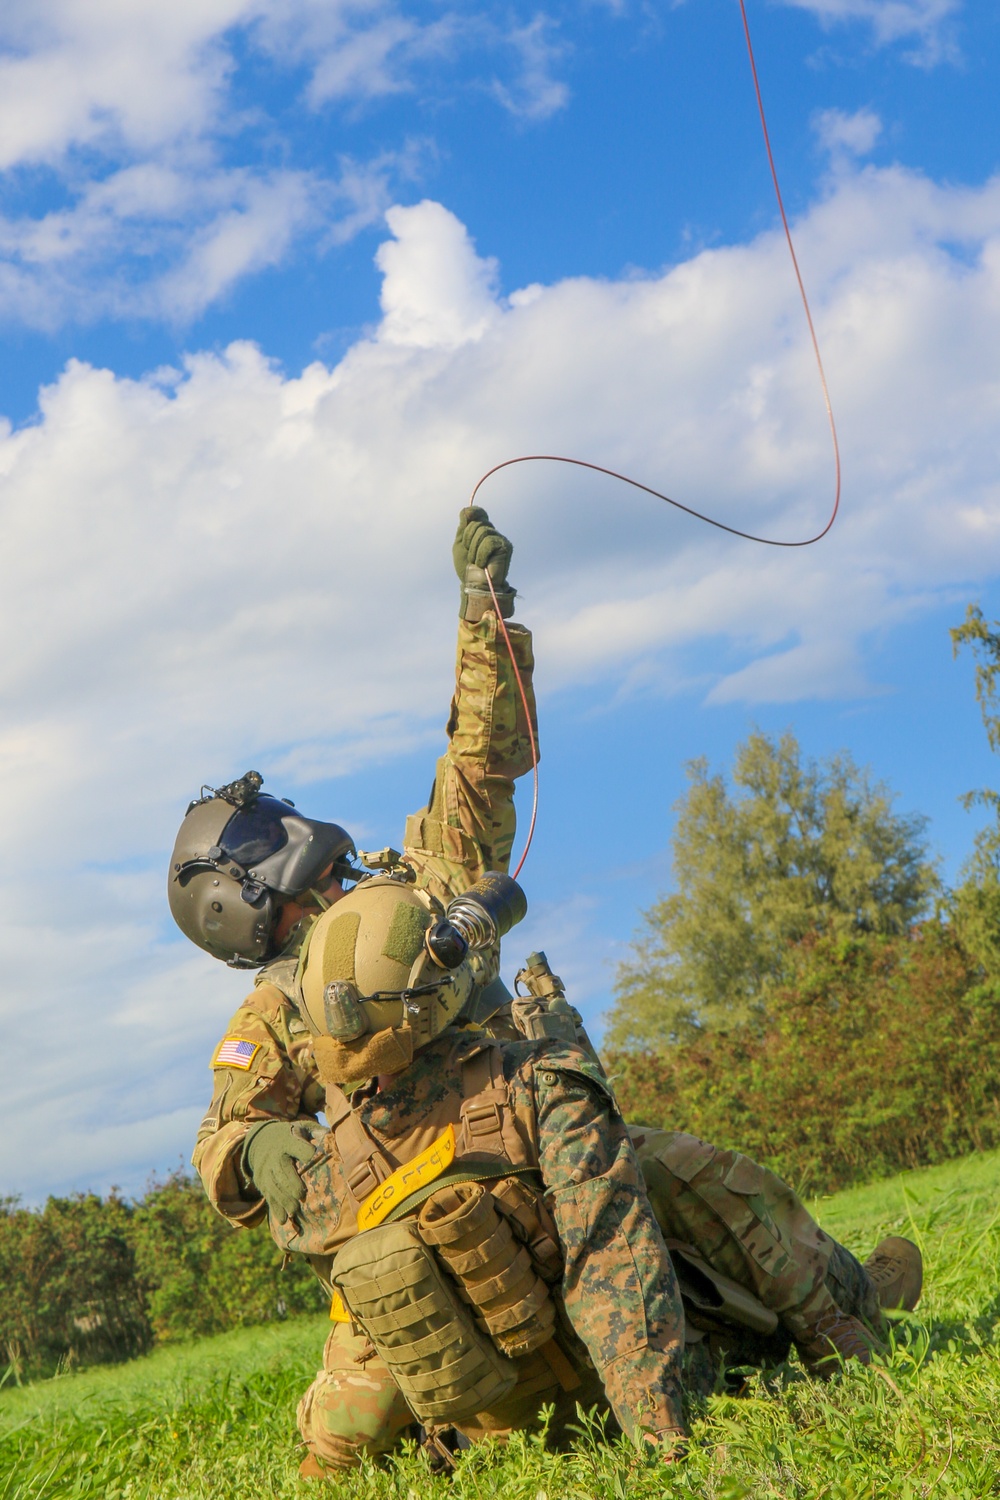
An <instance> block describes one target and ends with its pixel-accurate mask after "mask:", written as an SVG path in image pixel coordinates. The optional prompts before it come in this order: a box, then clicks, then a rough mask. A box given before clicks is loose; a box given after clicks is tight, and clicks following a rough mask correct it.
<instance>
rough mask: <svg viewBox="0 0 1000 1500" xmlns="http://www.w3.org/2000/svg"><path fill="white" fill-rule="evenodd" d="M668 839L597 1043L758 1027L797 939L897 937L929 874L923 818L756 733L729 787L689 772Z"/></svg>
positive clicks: (931, 885)
mask: <svg viewBox="0 0 1000 1500" xmlns="http://www.w3.org/2000/svg"><path fill="white" fill-rule="evenodd" d="M687 774H688V781H689V786H688V790H687V793H686V795H685V796H684V797H683V798H681V800H680V801H679V802H678V803H677V806H676V813H677V822H676V826H675V829H674V836H673V871H674V880H675V885H676V889H675V890H674V892H673V893H672V894H671V895H668V896H665V897H663V898H661V899H660V900H659V901H657V902H656V904H655V905H654V906H652V907H651V908H650V910H649V911H647V912H646V913H645V914H644V924H645V925H644V929H643V930H642V931H641V932H640V934H639V935H638V937H637V939H636V941H635V942H634V944H633V948H632V954H631V956H630V957H629V958H628V959H626V960H625V962H624V963H623V964H622V965H621V966H620V967H619V971H618V976H617V982H616V985H615V996H616V1003H615V1005H614V1008H613V1009H612V1010H611V1012H610V1016H609V1026H608V1029H607V1032H606V1040H607V1043H608V1045H609V1046H611V1047H629V1046H632V1047H636V1046H639V1047H643V1046H645V1047H649V1046H653V1047H657V1046H662V1045H664V1044H665V1043H667V1042H669V1041H671V1040H676V1039H679V1038H683V1037H686V1036H690V1035H692V1034H693V1033H696V1032H698V1031H699V1030H703V1029H704V1028H706V1027H718V1026H722V1025H733V1024H743V1023H747V1022H752V1021H755V1020H756V1021H759V1020H760V1019H761V1018H762V1017H763V1015H764V1014H765V1011H766V1002H767V996H768V994H769V992H771V991H772V990H773V988H774V986H775V985H776V984H779V983H781V982H782V981H783V980H784V978H785V977H786V975H787V973H788V962H789V954H790V950H791V947H792V945H794V944H796V943H798V942H800V941H801V940H802V939H803V938H804V937H806V935H807V934H809V933H818V934H823V933H828V934H832V935H834V936H838V935H841V936H843V935H849V934H853V933H863V932H872V933H884V934H894V933H903V932H905V931H906V930H907V929H908V928H909V927H910V926H911V925H912V923H913V922H915V921H916V920H917V919H918V918H919V917H920V916H921V915H922V914H923V913H924V912H925V911H926V909H927V906H928V903H929V900H930V897H931V895H932V894H933V892H934V891H935V889H936V885H937V876H936V872H935V869H934V866H933V864H932V863H931V862H930V861H929V860H928V857H927V850H926V845H925V842H924V837H923V831H924V827H925V823H926V820H925V819H924V818H921V817H917V816H913V815H910V816H900V815H898V814H896V813H894V812H893V809H892V794H891V793H890V792H889V790H888V789H887V788H886V787H885V786H884V785H882V784H881V783H873V782H872V781H871V779H870V777H869V774H868V772H867V771H864V770H860V769H859V768H858V767H857V766H856V765H855V764H854V762H853V761H852V760H851V758H850V757H849V756H848V755H846V754H841V755H837V756H833V757H831V758H829V759H827V760H825V761H823V762H820V763H818V764H816V763H813V762H804V761H803V759H802V754H801V751H800V749H799V745H798V742H797V740H796V739H795V736H794V735H793V734H791V733H790V732H787V733H785V734H784V735H782V736H781V738H780V739H778V740H774V739H771V738H769V737H768V736H767V735H766V734H763V733H761V732H759V731H758V732H755V733H754V734H752V735H751V736H750V738H749V739H748V740H747V741H746V742H745V743H744V744H742V745H739V746H738V747H737V750H736V758H735V765H734V768H733V775H732V781H733V786H734V788H735V791H731V790H730V788H729V786H727V784H726V781H725V779H724V777H723V776H722V775H720V774H718V773H712V772H710V771H709V767H708V763H707V762H706V761H705V760H696V761H692V762H691V763H690V764H689V766H688V767H687Z"/></svg>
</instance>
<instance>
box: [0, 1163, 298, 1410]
mask: <svg viewBox="0 0 1000 1500" xmlns="http://www.w3.org/2000/svg"><path fill="white" fill-rule="evenodd" d="M323 1306H324V1298H323V1294H322V1292H321V1291H320V1288H319V1285H318V1283H317V1282H316V1280H315V1278H314V1277H313V1275H312V1272H311V1271H310V1269H309V1267H308V1265H307V1264H306V1262H305V1261H303V1260H299V1259H296V1260H294V1261H292V1262H291V1263H290V1264H289V1265H288V1267H287V1268H286V1270H285V1271H282V1269H281V1254H280V1252H279V1251H278V1250H277V1249H276V1247H275V1245H274V1242H273V1241H272V1239H271V1237H270V1235H269V1234H268V1232H267V1229H266V1228H263V1227H262V1228H259V1229H256V1230H234V1229H232V1228H231V1227H230V1225H229V1224H227V1223H226V1221H225V1220H224V1219H222V1218H221V1217H220V1216H219V1215H218V1214H217V1213H216V1212H215V1210H214V1209H213V1208H211V1206H210V1205H209V1203H208V1201H207V1199H206V1197H205V1194H204V1191H203V1189H202V1186H201V1184H200V1182H198V1181H197V1179H196V1178H192V1177H189V1176H187V1175H186V1174H184V1173H182V1172H175V1173H173V1174H172V1175H171V1176H170V1177H168V1178H167V1179H166V1181H164V1182H154V1183H152V1184H151V1185H150V1188H149V1190H148V1191H147V1193H146V1195H145V1197H144V1198H143V1199H142V1200H141V1201H140V1202H138V1203H134V1204H131V1203H126V1202H125V1201H124V1200H123V1199H122V1198H120V1197H119V1196H118V1195H117V1193H115V1192H112V1193H111V1195H110V1196H109V1197H108V1198H104V1199H102V1198H100V1197H98V1196H97V1194H95V1193H78V1194H76V1195H74V1196H73V1197H71V1198H49V1200H48V1201H47V1203H46V1204H45V1206H44V1208H41V1209H27V1208H22V1207H20V1206H19V1204H18V1203H17V1201H16V1200H15V1199H11V1198H7V1199H0V1358H2V1359H3V1363H6V1365H7V1372H8V1373H7V1378H12V1379H13V1380H15V1381H17V1382H20V1380H21V1378H22V1376H24V1375H31V1376H34V1375H41V1374H49V1373H51V1372H52V1371H53V1370H57V1369H65V1368H67V1367H69V1366H72V1365H91V1364H100V1363H106V1362H108V1361H116V1360H122V1359H131V1358H132V1357H133V1356H134V1355H136V1354H141V1353H144V1352H145V1351H146V1350H148V1349H149V1348H150V1346H151V1345H152V1343H153V1342H154V1339H155V1340H156V1341H157V1342H162V1341H164V1340H169V1339H178V1338H187V1337H192V1336H194V1335H199V1334H205V1333H220V1332H222V1331H224V1330H225V1329H229V1328H236V1327H241V1326H243V1325H245V1324H250V1323H265V1322H268V1321H269V1320H270V1319H272V1318H282V1317H284V1316H285V1315H286V1313H297V1312H316V1311H319V1310H320V1309H321V1308H322V1307H323ZM4 1356H5V1358H4Z"/></svg>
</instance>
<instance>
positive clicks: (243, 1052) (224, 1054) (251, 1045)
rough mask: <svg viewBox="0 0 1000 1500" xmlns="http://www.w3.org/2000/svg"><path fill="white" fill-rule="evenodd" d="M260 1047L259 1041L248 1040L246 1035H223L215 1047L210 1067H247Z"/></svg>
mask: <svg viewBox="0 0 1000 1500" xmlns="http://www.w3.org/2000/svg"><path fill="white" fill-rule="evenodd" d="M260 1048H261V1043H260V1042H248V1041H247V1039H246V1037H242V1036H224V1037H223V1038H222V1041H221V1042H220V1043H219V1045H218V1047H216V1049H215V1056H214V1057H213V1058H212V1067H213V1068H243V1069H247V1068H249V1066H250V1064H251V1063H252V1062H253V1060H254V1058H255V1057H256V1056H257V1053H258V1052H259V1051H260Z"/></svg>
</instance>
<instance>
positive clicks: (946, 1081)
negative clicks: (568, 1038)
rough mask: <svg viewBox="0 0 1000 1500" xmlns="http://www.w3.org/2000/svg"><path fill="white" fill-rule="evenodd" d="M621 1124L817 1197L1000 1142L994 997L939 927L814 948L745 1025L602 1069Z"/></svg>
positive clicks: (615, 1059) (613, 1057) (811, 942)
mask: <svg viewBox="0 0 1000 1500" xmlns="http://www.w3.org/2000/svg"><path fill="white" fill-rule="evenodd" d="M608 1063H609V1070H610V1071H611V1072H612V1073H613V1074H614V1075H615V1080H616V1088H617V1090H618V1094H619V1097H620V1099H621V1102H622V1107H623V1109H624V1111H625V1113H626V1115H627V1116H628V1118H629V1119H631V1120H641V1121H644V1122H646V1123H649V1124H655V1125H662V1126H665V1127H667V1128H669V1129H673V1130H688V1131H691V1132H692V1133H693V1134H695V1135H699V1136H703V1137H705V1138H706V1139H708V1140H711V1141H713V1142H715V1143H716V1144H719V1145H725V1146H735V1147H738V1148H739V1149H740V1150H742V1151H745V1152H746V1153H747V1154H748V1155H750V1156H754V1157H756V1158H758V1159H760V1160H763V1161H766V1162H767V1163H768V1165H770V1166H771V1167H773V1168H774V1169H775V1170H776V1171H778V1172H779V1173H780V1174H781V1175H782V1176H784V1177H786V1178H788V1179H789V1180H790V1181H792V1182H793V1183H795V1184H796V1185H797V1186H798V1187H800V1188H801V1189H803V1190H805V1191H809V1192H828V1191H830V1190H832V1189H834V1188H838V1187H844V1186H847V1185H849V1184H852V1183H856V1182H862V1181H866V1180H870V1179H873V1178H876V1177H883V1176H888V1175H890V1174H891V1173H893V1172H896V1171H899V1170H900V1169H902V1168H906V1167H915V1166H920V1165H925V1164H928V1163H933V1162H938V1161H944V1160H947V1159H949V1158H952V1157H955V1156H960V1155H962V1154H963V1153H965V1152H968V1151H971V1150H982V1149H984V1148H987V1147H991V1146H994V1145H996V1144H998V1143H1000V983H998V982H995V981H992V980H989V981H987V980H984V979H983V978H982V971H981V970H980V969H979V968H978V967H977V966H976V964H975V963H974V961H973V960H972V959H971V958H970V956H969V955H968V953H967V952H966V951H965V949H964V948H963V947H962V946H961V944H960V943H959V942H958V940H957V938H956V937H955V935H954V933H953V931H952V930H951V929H950V928H949V927H947V926H945V925H944V924H942V923H938V922H929V923H926V924H924V925H923V926H922V927H921V928H919V929H918V930H917V932H916V933H915V934H913V935H912V936H910V937H905V938H893V937H883V936H878V935H876V934H866V935H857V936H854V937H834V936H828V937H817V936H812V937H810V938H807V939H806V940H804V941H803V942H802V943H801V944H799V945H797V947H796V949H795V952H794V977H793V979H792V980H791V981H790V982H789V983H787V984H785V985H784V986H782V987H780V988H778V989H776V990H775V991H774V993H773V995H772V996H771V998H770V1001H769V1004H768V1010H767V1016H766V1018H764V1019H762V1020H761V1022H760V1024H759V1025H758V1026H742V1027H737V1028H734V1029H732V1030H730V1031H707V1032H705V1033H704V1034H702V1035H701V1036H699V1037H697V1038H696V1039H694V1040H692V1041H688V1042H681V1043H677V1044H674V1045H671V1046H667V1047H666V1048H664V1049H663V1050H662V1051H660V1052H618V1053H612V1054H610V1055H609V1057H608Z"/></svg>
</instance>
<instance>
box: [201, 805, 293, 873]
mask: <svg viewBox="0 0 1000 1500" xmlns="http://www.w3.org/2000/svg"><path fill="white" fill-rule="evenodd" d="M292 811H293V809H292V808H291V807H289V805H288V803H287V802H280V801H279V800H278V798H277V797H257V798H256V799H255V800H254V801H253V802H251V804H250V806H249V807H241V808H240V809H239V810H238V811H237V812H235V813H234V814H233V816H232V817H231V818H230V820H229V822H228V823H227V824H226V826H225V828H224V829H223V831H222V837H221V839H220V840H219V847H220V848H221V849H222V852H223V853H224V854H226V855H228V856H229V858H230V859H234V860H235V861H236V863H237V864H239V865H242V866H243V868H244V869H247V870H248V869H250V867H251V866H252V865H255V864H258V863H259V862H260V861H261V860H262V859H267V858H268V857H269V856H270V855H272V854H277V852H278V850H279V849H283V848H284V846H285V845H286V844H287V843H288V831H287V829H286V828H285V824H284V818H285V817H287V815H288V814H289V813H291V812H292Z"/></svg>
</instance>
